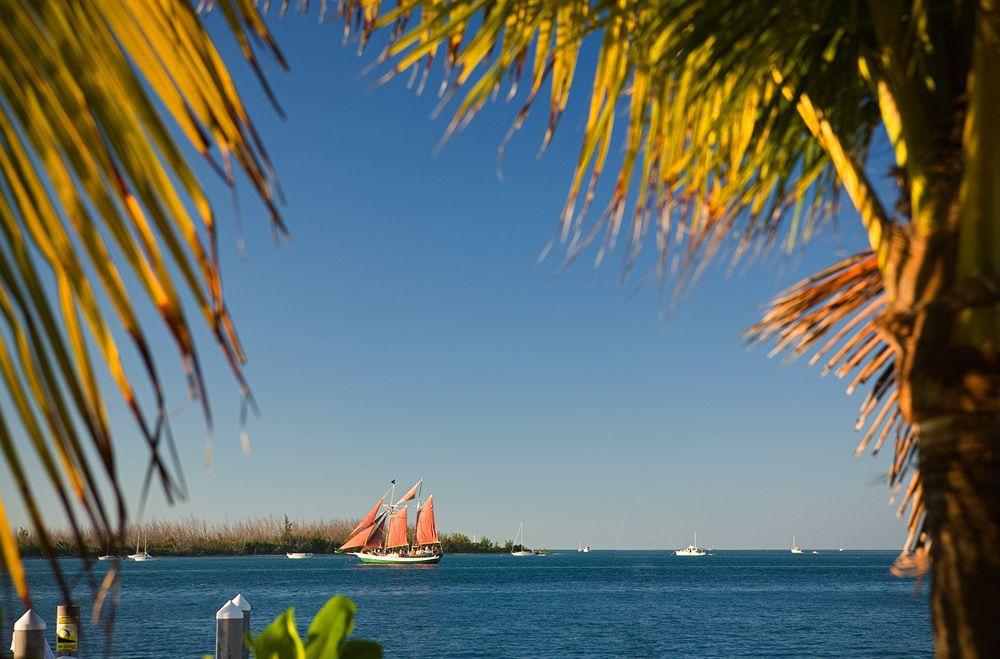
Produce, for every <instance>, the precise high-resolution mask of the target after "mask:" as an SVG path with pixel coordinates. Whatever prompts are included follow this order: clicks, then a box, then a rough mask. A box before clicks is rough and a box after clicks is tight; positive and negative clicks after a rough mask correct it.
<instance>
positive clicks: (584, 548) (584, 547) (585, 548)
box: [576, 542, 590, 554]
mask: <svg viewBox="0 0 1000 659" xmlns="http://www.w3.org/2000/svg"><path fill="white" fill-rule="evenodd" d="M576 550H577V551H579V552H583V553H584V554H586V553H587V552H589V551H590V545H585V544H583V543H582V542H581V543H580V546H579V547H577V548H576Z"/></svg>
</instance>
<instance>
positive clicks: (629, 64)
mask: <svg viewBox="0 0 1000 659" xmlns="http://www.w3.org/2000/svg"><path fill="white" fill-rule="evenodd" d="M341 5H342V9H341V13H342V17H343V19H344V21H345V26H346V28H347V29H348V30H352V29H354V30H357V31H358V33H359V40H360V42H361V44H362V46H363V45H364V44H366V43H367V42H368V41H369V39H370V38H371V35H372V34H373V33H374V32H375V31H376V30H377V29H379V28H387V29H390V33H389V36H388V44H387V45H386V47H385V49H384V51H383V52H382V53H381V55H380V59H379V61H380V62H383V63H384V65H385V66H386V67H388V69H389V70H388V71H387V73H385V74H384V75H383V76H382V78H381V80H382V81H383V82H384V81H388V80H390V79H392V78H393V77H395V76H397V75H399V74H400V73H404V72H406V71H408V70H410V71H412V72H413V74H414V75H421V76H423V77H426V76H427V71H428V70H429V68H430V67H431V65H432V63H433V62H435V61H441V60H443V67H442V68H443V77H444V79H443V82H442V85H441V94H442V96H444V97H445V99H449V98H451V97H453V96H455V95H458V94H459V93H460V92H461V91H462V90H464V96H463V97H462V98H461V100H460V101H459V102H458V105H457V108H456V110H455V113H454V116H453V119H452V121H451V122H450V124H449V126H448V128H447V131H446V137H447V136H448V135H450V134H451V133H452V132H454V131H456V130H459V129H461V128H462V127H463V126H465V125H466V124H468V123H469V121H471V120H472V118H473V117H474V116H475V115H476V114H477V113H478V112H479V111H480V110H481V109H482V108H483V107H484V105H485V104H486V103H487V102H489V101H490V100H491V99H493V98H496V97H497V96H498V95H499V94H500V92H501V90H502V89H503V88H504V87H505V86H506V87H507V89H508V93H507V94H506V97H507V98H508V99H513V98H515V97H516V96H517V90H518V83H519V81H520V79H521V78H522V77H527V78H529V80H528V83H529V84H527V85H525V86H524V87H525V88H526V89H527V92H526V98H525V100H524V101H523V104H522V105H521V108H520V110H519V111H518V112H517V114H516V116H515V119H514V123H513V126H512V128H511V132H510V134H513V133H514V132H515V131H516V130H517V129H518V128H520V127H521V125H522V124H523V123H524V121H525V118H526V117H527V116H528V114H529V113H530V111H531V109H532V107H533V106H534V104H535V103H536V102H537V100H538V97H539V95H540V92H541V90H542V88H543V86H544V84H545V83H546V82H548V84H549V87H550V96H549V101H548V103H549V117H550V119H549V125H548V128H547V130H546V132H545V135H544V136H543V139H542V148H543V149H544V148H545V147H546V146H547V145H548V143H549V141H550V140H551V139H552V135H553V133H554V131H555V129H556V126H557V124H558V122H559V119H560V117H561V116H562V114H563V112H564V111H565V109H566V106H567V100H568V98H569V94H570V92H571V89H572V88H573V85H574V82H575V80H574V76H575V73H576V72H577V69H578V64H579V58H580V52H581V46H582V44H583V42H584V41H585V40H586V39H588V38H590V37H593V38H594V39H600V46H599V50H598V54H597V65H596V70H595V73H594V78H593V80H592V82H591V83H590V88H589V98H590V101H589V111H588V113H587V116H586V125H585V128H584V132H583V137H582V144H581V149H580V155H579V158H578V161H577V165H576V168H575V170H574V172H573V174H572V177H571V180H570V186H569V193H568V196H567V201H566V204H565V206H564V208H563V211H562V213H561V215H560V218H559V220H558V223H557V237H558V240H559V241H560V242H561V243H562V244H563V245H564V246H565V248H566V253H567V258H569V259H572V258H574V257H575V256H577V255H578V254H580V253H581V252H582V251H583V250H585V249H586V248H587V247H588V246H590V245H591V244H592V243H593V242H594V241H595V240H596V239H597V238H598V237H601V240H600V248H599V249H598V250H597V255H596V260H597V261H598V262H600V261H601V260H602V259H603V258H604V257H605V255H606V254H607V253H608V252H609V251H611V250H613V249H614V248H615V246H616V244H617V243H618V242H619V241H620V239H621V238H622V236H623V234H624V242H625V249H624V255H623V259H624V262H623V267H624V271H625V272H627V271H628V270H629V269H631V268H632V267H633V266H634V264H635V261H636V258H637V256H638V253H639V251H640V248H641V246H642V245H643V244H644V243H645V242H646V241H647V239H648V237H649V236H650V234H655V236H656V243H657V246H658V252H659V260H658V263H657V266H656V270H657V273H658V274H659V276H660V277H661V278H663V277H665V276H666V275H667V274H668V273H669V272H670V271H672V270H677V271H680V272H681V276H680V277H678V281H677V285H678V288H682V287H683V286H684V285H685V284H686V283H687V282H688V281H690V280H692V279H693V278H694V277H693V275H696V274H697V273H698V272H699V271H700V270H701V268H703V267H704V265H705V263H707V262H708V261H709V260H711V259H712V258H713V257H714V256H715V255H716V254H718V253H719V252H720V250H721V249H722V248H723V247H725V246H727V245H728V246H729V247H730V248H731V249H730V250H729V251H730V253H731V255H732V257H733V258H734V259H740V258H745V257H747V256H748V255H755V254H758V253H760V252H761V249H762V248H770V247H773V246H776V245H781V246H784V247H786V248H789V249H790V248H791V247H793V246H794V245H796V244H797V243H799V242H801V241H803V240H807V239H808V238H809V237H810V236H811V235H812V234H813V233H814V232H815V230H816V227H817V225H818V223H819V222H821V221H822V220H824V219H825V218H826V217H828V216H829V215H830V210H831V209H832V207H833V203H834V201H835V199H836V193H837V189H838V185H839V183H838V177H842V176H843V174H844V172H849V173H853V174H854V177H853V185H852V186H850V189H849V192H851V195H852V199H853V198H855V196H857V197H858V198H860V199H866V200H867V204H868V207H869V209H870V212H869V213H867V214H866V217H867V218H868V219H870V220H871V224H872V226H873V227H874V228H873V229H871V232H872V233H873V236H875V234H877V233H878V228H879V227H880V226H882V225H884V224H885V223H886V222H887V219H886V217H885V214H884V212H882V211H881V208H880V207H879V206H878V203H877V198H876V197H875V195H874V193H873V192H872V191H871V189H870V185H869V183H868V182H867V180H865V179H864V176H863V174H860V175H859V173H861V172H862V171H863V166H864V163H865V161H866V158H867V153H868V144H869V143H870V140H871V135H872V133H873V131H874V130H875V128H876V126H877V125H878V121H879V113H878V103H877V100H876V99H875V96H874V95H873V93H872V91H871V89H869V88H868V86H867V84H865V83H864V81H863V80H862V79H861V77H860V76H859V75H858V73H857V66H858V65H857V62H858V60H859V57H860V56H861V54H862V53H863V52H865V51H864V49H865V44H866V43H869V42H871V40H872V39H873V37H872V36H871V26H870V25H869V24H868V19H867V13H866V12H863V11H858V10H857V8H856V7H854V5H853V3H849V5H848V6H846V7H845V3H842V2H836V1H834V0H826V1H821V2H792V3H782V4H781V5H775V4H774V3H771V2H764V1H763V0H761V1H749V2H748V1H744V0H740V1H737V0H722V1H720V2H713V3H704V2H697V1H694V0H659V1H655V0H654V1H646V2H636V1H634V0H509V1H500V0H450V1H449V0H403V1H401V2H399V3H395V2H394V3H392V4H391V5H388V3H383V2H381V1H379V0H345V2H343V3H341ZM303 9H304V8H303ZM440 53H443V56H442V57H439V56H438V55H439V54H440ZM421 87H422V84H421ZM804 108H807V109H809V111H810V113H811V117H812V122H811V123H810V122H809V121H803V120H802V119H803V118H805V117H806V113H805V110H804ZM615 135H621V136H622V139H623V149H622V155H621V157H620V159H619V158H617V157H615V156H613V155H612V154H613V153H614V150H613V148H612V144H613V142H614V136H615ZM508 137H509V135H508ZM505 144H506V140H505V142H504V145H505ZM503 148H504V146H501V151H502V150H503ZM612 165H614V166H615V167H616V168H617V174H615V186H614V192H613V193H612V195H611V198H610V199H609V200H608V202H607V204H606V205H605V206H604V209H603V211H602V213H601V214H600V216H599V218H598V219H597V220H596V221H593V222H588V221H587V217H588V215H589V211H590V208H591V206H592V204H593V203H594V200H595V196H596V190H597V184H598V181H599V180H601V178H602V177H603V176H604V175H605V171H606V170H607V169H608V168H609V167H611V166H612ZM875 239H876V240H878V238H877V237H876V238H875Z"/></svg>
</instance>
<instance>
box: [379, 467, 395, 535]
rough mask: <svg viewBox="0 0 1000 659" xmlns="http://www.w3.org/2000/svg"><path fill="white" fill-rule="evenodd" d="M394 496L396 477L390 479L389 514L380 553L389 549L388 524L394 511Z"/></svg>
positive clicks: (390, 522)
mask: <svg viewBox="0 0 1000 659" xmlns="http://www.w3.org/2000/svg"><path fill="white" fill-rule="evenodd" d="M395 498H396V479H395V478H393V479H392V488H390V490H389V515H388V519H387V520H386V522H385V524H386V529H385V533H383V534H382V553H383V554H385V553H387V552H388V551H389V526H390V525H391V524H392V513H393V512H394V511H395V508H396V506H395V504H394V503H393V500H394V499H395Z"/></svg>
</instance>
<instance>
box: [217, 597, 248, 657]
mask: <svg viewBox="0 0 1000 659" xmlns="http://www.w3.org/2000/svg"><path fill="white" fill-rule="evenodd" d="M215 659H243V611H242V610H241V609H240V607H238V606H236V605H235V604H233V603H232V602H231V601H230V602H226V603H225V604H224V605H223V606H222V608H221V609H219V610H218V611H217V612H216V614H215Z"/></svg>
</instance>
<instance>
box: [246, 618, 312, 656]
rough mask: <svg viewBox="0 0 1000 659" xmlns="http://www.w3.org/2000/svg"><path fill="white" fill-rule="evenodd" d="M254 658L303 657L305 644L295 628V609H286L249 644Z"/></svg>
mask: <svg viewBox="0 0 1000 659" xmlns="http://www.w3.org/2000/svg"><path fill="white" fill-rule="evenodd" d="M251 650H252V651H253V656H254V657H255V659H305V656H306V651H305V646H303V645H302V639H301V638H299V632H298V630H297V629H296V628H295V609H288V610H287V611H285V612H284V613H282V614H281V615H279V616H278V617H277V618H275V620H274V622H272V623H271V624H270V625H268V627H267V629H265V630H264V631H262V632H261V633H260V634H259V635H258V636H257V638H255V639H254V640H253V645H252V646H251Z"/></svg>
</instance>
